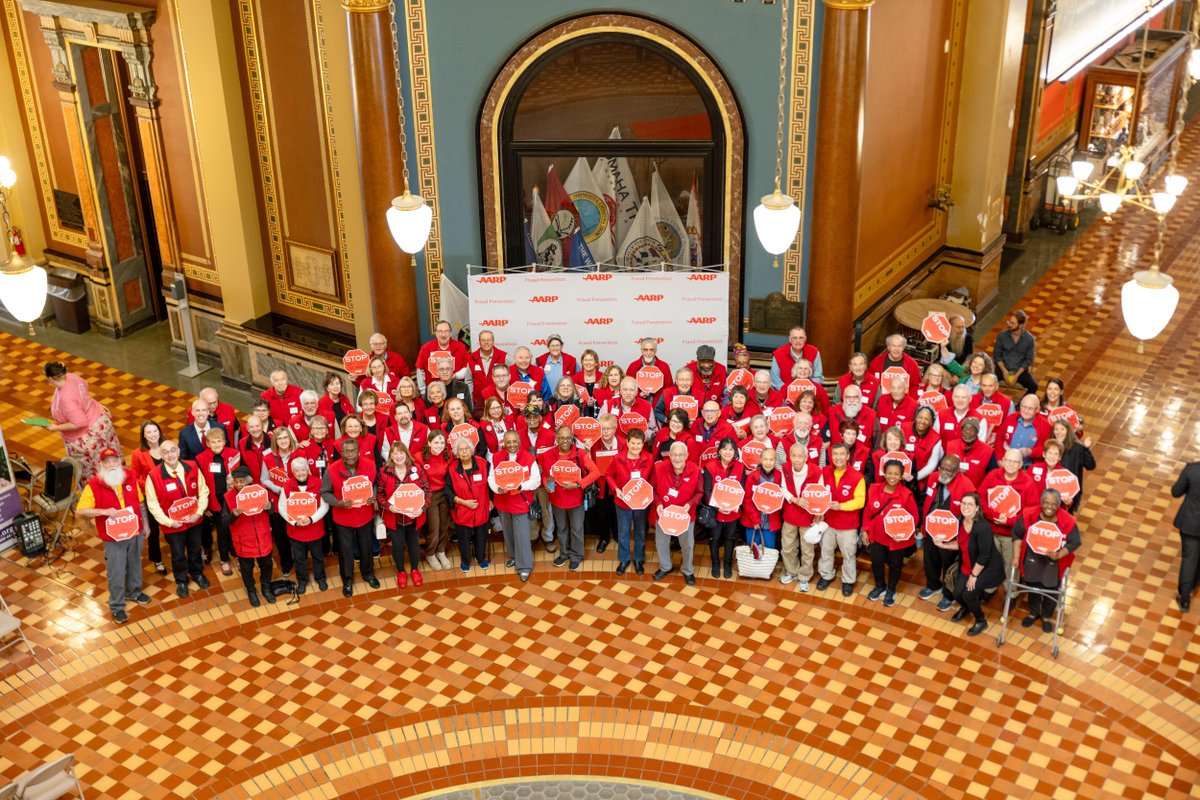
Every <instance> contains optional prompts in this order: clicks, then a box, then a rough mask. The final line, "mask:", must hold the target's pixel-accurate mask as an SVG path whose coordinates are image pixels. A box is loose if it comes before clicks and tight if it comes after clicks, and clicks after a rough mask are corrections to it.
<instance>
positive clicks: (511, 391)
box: [504, 381, 533, 411]
mask: <svg viewBox="0 0 1200 800" xmlns="http://www.w3.org/2000/svg"><path fill="white" fill-rule="evenodd" d="M532 391H533V384H532V383H525V382H524V381H517V382H516V383H511V384H509V386H508V390H507V391H506V392H505V393H504V397H505V398H506V399H507V400H508V404H509V405H510V406H512V407H513V408H515V409H517V410H518V411H519V410H521V409H522V408H524V407H525V405H526V404H527V403H528V402H529V393H530V392H532Z"/></svg>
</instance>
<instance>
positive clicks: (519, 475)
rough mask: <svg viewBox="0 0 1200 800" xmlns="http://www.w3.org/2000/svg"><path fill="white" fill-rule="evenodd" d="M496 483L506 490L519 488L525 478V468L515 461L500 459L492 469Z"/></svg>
mask: <svg viewBox="0 0 1200 800" xmlns="http://www.w3.org/2000/svg"><path fill="white" fill-rule="evenodd" d="M492 475H494V476H495V478H496V485H497V486H499V487H500V488H501V489H502V490H504V491H506V492H511V491H512V490H513V489H519V488H520V487H521V484H522V482H524V480H525V468H524V467H522V466H521V465H520V464H518V463H517V462H516V461H502V462H500V463H499V464H497V465H496V468H495V469H494V470H492Z"/></svg>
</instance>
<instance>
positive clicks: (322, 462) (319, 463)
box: [317, 458, 325, 469]
mask: <svg viewBox="0 0 1200 800" xmlns="http://www.w3.org/2000/svg"><path fill="white" fill-rule="evenodd" d="M317 469H325V459H323V458H318V459H317Z"/></svg>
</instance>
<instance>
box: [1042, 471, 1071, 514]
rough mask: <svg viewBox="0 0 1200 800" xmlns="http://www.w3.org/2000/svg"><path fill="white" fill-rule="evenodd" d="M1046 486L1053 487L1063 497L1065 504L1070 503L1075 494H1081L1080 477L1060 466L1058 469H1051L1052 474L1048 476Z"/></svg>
mask: <svg viewBox="0 0 1200 800" xmlns="http://www.w3.org/2000/svg"><path fill="white" fill-rule="evenodd" d="M1046 488H1047V489H1053V490H1054V491H1056V492H1058V493H1059V495H1060V496H1061V497H1062V501H1063V505H1070V504H1071V501H1072V500H1074V499H1075V495H1077V494H1079V478H1076V477H1075V474H1074V473H1073V472H1071V471H1070V470H1068V469H1063V468H1062V467H1059V468H1058V469H1052V470H1050V474H1049V475H1047V476H1046Z"/></svg>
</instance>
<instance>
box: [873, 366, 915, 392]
mask: <svg viewBox="0 0 1200 800" xmlns="http://www.w3.org/2000/svg"><path fill="white" fill-rule="evenodd" d="M896 380H899V381H904V388H905V390H907V389H908V372H906V371H905V369H904V367H888V368H887V369H885V370H884V371H883V373H882V374H881V375H880V376H879V385H880V386H881V387H883V391H884V393H885V394H886V393H887V391H888V390H889V389H891V388H892V381H896Z"/></svg>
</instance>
